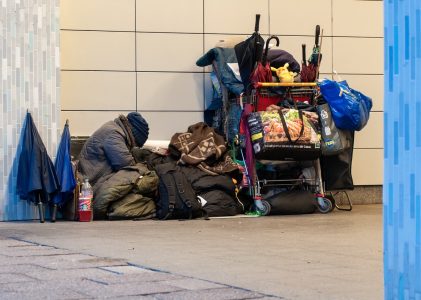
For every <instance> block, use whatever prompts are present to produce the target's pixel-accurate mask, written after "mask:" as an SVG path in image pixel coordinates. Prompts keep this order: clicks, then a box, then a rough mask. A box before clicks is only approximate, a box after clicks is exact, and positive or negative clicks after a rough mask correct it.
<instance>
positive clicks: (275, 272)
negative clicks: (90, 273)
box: [0, 205, 383, 299]
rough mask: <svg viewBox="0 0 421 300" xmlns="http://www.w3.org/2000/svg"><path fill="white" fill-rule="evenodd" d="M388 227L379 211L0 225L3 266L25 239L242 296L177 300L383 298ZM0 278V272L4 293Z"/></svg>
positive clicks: (370, 207) (364, 208)
mask: <svg viewBox="0 0 421 300" xmlns="http://www.w3.org/2000/svg"><path fill="white" fill-rule="evenodd" d="M382 229H383V225H382V206H381V205H358V206H354V209H353V211H352V212H342V211H337V210H335V211H333V212H332V213H329V214H326V215H323V214H312V215H300V216H270V217H260V218H230V219H212V220H210V221H205V220H193V221H113V222H110V221H95V222H91V223H82V222H57V223H48V222H47V223H44V224H40V223H37V222H2V223H1V222H0V245H2V244H3V247H0V266H1V265H2V261H3V265H5V264H6V262H7V264H13V259H15V260H19V256H16V255H15V256H14V255H13V252H11V249H13V248H10V247H9V246H7V245H8V243H9V244H10V243H11V245H12V246H13V243H28V242H29V243H34V245H38V246H39V247H49V249H56V250H55V251H67V253H77V254H78V255H93V256H95V257H100V258H102V261H104V260H108V261H110V262H119V263H118V265H120V264H121V262H124V264H126V263H129V265H131V266H135V267H140V268H146V269H152V270H155V271H164V272H167V273H164V274H167V275H168V276H170V275H171V276H182V277H183V278H184V276H186V277H185V278H188V279H190V280H196V283H197V282H202V283H204V282H206V283H207V284H208V285H212V284H214V285H215V286H214V287H221V285H223V287H225V288H227V287H232V288H233V289H235V290H236V291H240V292H239V293H233V294H231V292H228V290H224V289H213V290H212V289H211V290H210V291H212V292H209V290H206V291H207V293H208V294H206V295H207V296H206V297H205V296H204V295H205V294H200V295H199V294H191V295H190V296H188V297H187V296H182V295H185V294H177V291H174V294H173V293H172V292H171V290H170V291H166V292H165V295H166V297H167V298H173V299H177V298H178V299H183V298H189V297H190V298H191V299H194V298H196V299H201V298H209V299H250V298H261V299H263V298H262V297H265V295H266V298H270V296H275V297H279V298H285V299H383V266H382V265H383V263H382V246H383V245H382ZM1 238H2V239H1ZM21 246H25V245H21ZM21 246H19V247H21ZM51 246H52V247H51ZM25 247H26V246H25ZM25 247H23V249H30V247H29V248H28V247H26V248H25ZM15 249H17V248H15ZM2 251H3V253H2ZM22 251H27V252H25V253H26V254H24V255H23V256H25V255H26V256H28V255H31V253H32V252H31V251H32V250H22ZM32 255H33V253H32ZM48 255H49V258H48V259H49V260H51V261H54V260H55V259H57V257H58V256H55V255H54V253H53V252H51V253H50V254H48ZM44 258H45V257H44ZM58 261H59V260H58ZM72 263H74V261H72ZM15 264H17V262H15ZM111 265H113V264H111ZM114 265H115V264H114ZM21 271H22V272H23V273H25V272H24V270H21ZM161 273H162V272H161ZM3 275H5V274H4V273H3ZM80 276H82V274H81V275H80ZM2 278H3V277H2V271H1V267H0V291H1V288H2ZM164 279H165V280H168V278H164ZM6 281H7V280H6ZM3 284H5V281H3ZM189 284H191V283H189ZM202 285H203V286H205V287H206V284H202ZM22 286H23V285H22ZM199 286H201V285H200V284H199ZM15 288H16V287H15ZM22 288H23V287H22ZM236 288H238V289H236ZM204 289H205V288H204ZM224 291H225V292H224ZM230 291H231V290H230ZM241 291H243V292H244V293H246V292H248V293H250V292H255V294H247V293H246V294H244V293H243V294H242V293H241ZM15 292H16V291H15ZM18 292H19V291H18ZM202 292H203V291H202ZM178 293H180V291H178ZM203 293H204V292H203ZM212 293H216V294H212ZM218 293H219V294H218ZM4 295H6V294H4ZM10 295H14V294H10ZM98 295H99V296H98V297H100V294H98ZM122 295H126V296H128V295H130V294H127V290H126V294H124V293H123V294H122ZM136 295H139V294H136ZM142 295H144V294H142ZM171 295H172V296H171ZM177 295H179V296H178V297H177ZM180 295H181V296H180ZM194 295H196V296H194ZM224 295H225V296H224ZM251 295H254V296H251ZM120 296H121V295H120ZM153 296H154V294H153V293H149V294H148V297H151V298H148V299H153V298H158V299H160V297H158V296H157V297H153ZM170 296H171V297H170ZM93 297H94V298H95V296H93ZM0 298H2V296H1V293H0ZM12 298H13V297H12ZM53 298H54V297H53ZM76 298H78V297H76ZM82 298H83V297H82ZM164 298H165V297H164ZM133 299H135V298H133Z"/></svg>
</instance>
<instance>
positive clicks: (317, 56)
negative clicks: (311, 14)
mask: <svg viewBox="0 0 421 300" xmlns="http://www.w3.org/2000/svg"><path fill="white" fill-rule="evenodd" d="M319 38H320V25H316V33H315V35H314V46H313V53H312V54H311V56H310V59H309V63H310V64H313V65H315V66H318V65H319V63H320V61H321V60H322V54H321V53H320V48H321V46H320V45H319Z"/></svg>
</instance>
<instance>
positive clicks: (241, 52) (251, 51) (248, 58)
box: [234, 15, 265, 92]
mask: <svg viewBox="0 0 421 300" xmlns="http://www.w3.org/2000/svg"><path fill="white" fill-rule="evenodd" d="M259 22H260V15H256V23H255V27H254V33H253V34H252V36H251V37H249V38H248V39H246V40H245V41H243V42H241V43H239V44H237V45H235V46H234V50H235V55H236V56H237V61H238V67H239V69H240V76H241V81H242V82H243V84H244V89H245V90H246V92H247V91H248V90H249V89H250V75H251V73H252V72H253V70H254V69H255V68H256V65H257V63H258V62H259V61H260V60H261V59H262V54H263V47H264V43H265V41H264V40H263V38H262V37H261V36H260V34H259Z"/></svg>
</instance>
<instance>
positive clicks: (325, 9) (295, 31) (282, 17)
mask: <svg viewBox="0 0 421 300" xmlns="http://www.w3.org/2000/svg"><path fill="white" fill-rule="evenodd" d="M269 1H270V33H271V34H291V35H311V36H314V33H315V29H316V25H320V27H321V28H322V29H323V33H324V35H326V36H329V35H331V34H332V26H331V13H332V9H331V0H317V1H315V0H294V1H279V0H269Z"/></svg>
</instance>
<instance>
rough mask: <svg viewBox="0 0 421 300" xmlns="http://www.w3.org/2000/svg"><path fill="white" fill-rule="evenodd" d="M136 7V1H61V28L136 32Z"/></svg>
mask: <svg viewBox="0 0 421 300" xmlns="http://www.w3.org/2000/svg"><path fill="white" fill-rule="evenodd" d="M134 7H135V0H117V1H116V0H61V1H60V14H61V15H60V23H61V28H64V29H90V30H115V31H129V30H134V29H135V12H134Z"/></svg>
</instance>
